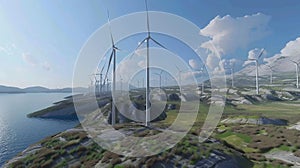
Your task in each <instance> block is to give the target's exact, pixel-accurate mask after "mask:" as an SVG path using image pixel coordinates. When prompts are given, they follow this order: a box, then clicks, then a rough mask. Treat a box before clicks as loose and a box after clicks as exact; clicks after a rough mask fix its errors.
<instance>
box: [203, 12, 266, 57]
mask: <svg viewBox="0 0 300 168" xmlns="http://www.w3.org/2000/svg"><path fill="white" fill-rule="evenodd" d="M270 18H271V17H270V16H267V15H264V14H262V13H257V14H254V15H246V16H244V17H237V18H233V17H231V16H230V15H226V16H224V17H220V16H217V17H215V18H214V19H213V20H211V21H210V23H209V24H208V25H207V26H206V27H205V28H203V29H201V31H200V35H203V36H208V37H210V38H211V40H210V41H208V42H205V43H203V44H202V45H201V46H202V47H203V48H208V49H209V50H211V51H213V50H214V48H212V46H211V45H210V44H209V43H210V42H211V43H212V44H213V45H214V46H215V47H216V49H217V51H218V52H219V53H220V54H221V55H224V54H230V53H233V52H234V51H235V50H236V49H239V48H245V47H247V46H248V45H249V44H250V43H252V42H254V41H256V40H259V39H261V38H263V37H265V36H266V35H267V34H268V33H269V31H268V23H269V21H270Z"/></svg>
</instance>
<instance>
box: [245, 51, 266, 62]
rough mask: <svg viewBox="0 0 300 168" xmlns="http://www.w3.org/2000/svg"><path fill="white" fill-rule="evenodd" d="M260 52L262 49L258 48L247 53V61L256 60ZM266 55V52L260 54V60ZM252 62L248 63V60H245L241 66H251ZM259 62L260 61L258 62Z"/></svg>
mask: <svg viewBox="0 0 300 168" xmlns="http://www.w3.org/2000/svg"><path fill="white" fill-rule="evenodd" d="M261 52H262V49H260V48H254V49H252V50H250V51H249V52H248V59H257V58H258V56H259V54H260V53H261ZM266 54H267V52H266V50H264V51H263V53H262V56H261V57H260V58H262V57H263V56H265V55H266ZM253 62H254V61H249V60H246V61H245V62H244V64H243V66H246V65H248V64H251V63H253ZM260 62H261V61H260Z"/></svg>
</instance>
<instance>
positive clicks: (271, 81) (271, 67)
mask: <svg viewBox="0 0 300 168" xmlns="http://www.w3.org/2000/svg"><path fill="white" fill-rule="evenodd" d="M266 66H267V67H268V68H269V69H270V84H271V85H272V84H273V72H274V69H273V68H274V67H273V66H270V65H266Z"/></svg>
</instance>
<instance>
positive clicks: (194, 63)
mask: <svg viewBox="0 0 300 168" xmlns="http://www.w3.org/2000/svg"><path fill="white" fill-rule="evenodd" d="M189 65H190V66H191V67H192V68H193V69H194V70H199V69H201V65H200V64H199V62H198V61H196V60H195V59H190V60H189Z"/></svg>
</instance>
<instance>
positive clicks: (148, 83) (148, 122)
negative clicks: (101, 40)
mask: <svg viewBox="0 0 300 168" xmlns="http://www.w3.org/2000/svg"><path fill="white" fill-rule="evenodd" d="M145 5H146V11H147V37H146V38H145V39H143V40H142V42H140V43H139V45H138V46H137V48H136V49H135V50H134V51H136V50H138V49H139V48H140V47H141V46H142V45H143V43H145V42H146V44H147V58H146V121H145V126H146V127H147V126H149V124H150V68H149V56H150V51H149V45H150V40H151V41H153V42H154V43H155V44H157V45H158V46H160V47H162V48H164V49H166V47H164V46H163V45H162V44H160V43H159V42H157V41H156V40H155V39H153V38H152V37H151V31H150V23H149V11H148V4H147V0H145ZM134 53H135V52H133V54H134Z"/></svg>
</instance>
